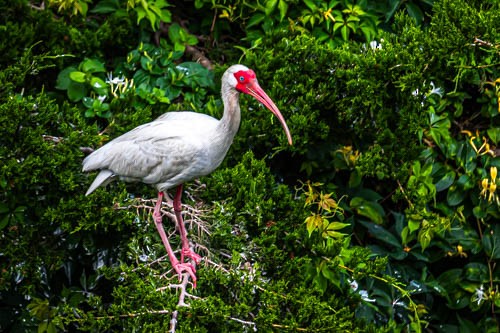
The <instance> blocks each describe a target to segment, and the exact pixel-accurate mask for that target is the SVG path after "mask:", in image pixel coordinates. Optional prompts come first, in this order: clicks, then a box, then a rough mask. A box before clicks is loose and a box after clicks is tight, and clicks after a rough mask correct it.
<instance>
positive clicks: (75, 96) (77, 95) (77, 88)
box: [67, 82, 87, 102]
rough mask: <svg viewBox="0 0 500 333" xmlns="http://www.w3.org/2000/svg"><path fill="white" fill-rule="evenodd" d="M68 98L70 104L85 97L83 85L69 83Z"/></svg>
mask: <svg viewBox="0 0 500 333" xmlns="http://www.w3.org/2000/svg"><path fill="white" fill-rule="evenodd" d="M67 93H68V98H69V100H70V101H72V102H78V101H80V100H81V99H82V98H83V97H84V96H85V95H87V88H85V85H84V84H82V83H78V82H71V84H70V85H69V86H68V92H67Z"/></svg>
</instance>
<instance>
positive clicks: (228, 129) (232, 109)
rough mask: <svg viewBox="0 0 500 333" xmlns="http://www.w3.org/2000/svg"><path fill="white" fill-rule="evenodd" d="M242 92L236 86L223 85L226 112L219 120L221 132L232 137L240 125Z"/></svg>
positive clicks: (223, 100)
mask: <svg viewBox="0 0 500 333" xmlns="http://www.w3.org/2000/svg"><path fill="white" fill-rule="evenodd" d="M239 98H240V93H239V92H238V91H236V90H234V88H231V87H228V86H224V85H223V87H222V102H223V103H224V114H223V115H222V118H221V120H220V121H219V133H224V136H226V137H230V138H231V141H232V138H233V137H234V136H235V134H236V132H238V128H239V127H240V120H241V114H240V103H239Z"/></svg>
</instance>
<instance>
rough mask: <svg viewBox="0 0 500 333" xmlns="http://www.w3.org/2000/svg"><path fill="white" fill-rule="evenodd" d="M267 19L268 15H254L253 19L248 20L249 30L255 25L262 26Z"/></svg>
mask: <svg viewBox="0 0 500 333" xmlns="http://www.w3.org/2000/svg"><path fill="white" fill-rule="evenodd" d="M265 18H266V15H264V14H263V13H257V14H255V15H252V17H251V18H250V19H249V20H248V23H247V26H246V27H247V28H251V27H253V26H254V25H258V24H260V23H261V22H262V21H263V20H264V19H265Z"/></svg>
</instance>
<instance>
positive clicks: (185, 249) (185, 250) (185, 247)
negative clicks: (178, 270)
mask: <svg viewBox="0 0 500 333" xmlns="http://www.w3.org/2000/svg"><path fill="white" fill-rule="evenodd" d="M181 197H182V184H180V185H179V186H177V191H176V192H175V197H174V212H175V217H176V218H177V224H178V225H179V232H180V234H181V242H182V250H181V263H182V262H184V256H186V257H188V258H191V259H193V260H194V262H195V263H199V262H200V261H201V257H200V256H199V255H198V254H196V253H195V252H193V251H191V247H190V246H189V240H188V238H187V232H186V227H185V226H184V220H183V219H182V213H181V211H182V206H181V205H182V204H181Z"/></svg>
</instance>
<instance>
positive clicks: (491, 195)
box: [488, 183, 497, 202]
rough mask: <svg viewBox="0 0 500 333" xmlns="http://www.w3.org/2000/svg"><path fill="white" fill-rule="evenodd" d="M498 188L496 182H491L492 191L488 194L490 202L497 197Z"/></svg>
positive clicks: (490, 189)
mask: <svg viewBox="0 0 500 333" xmlns="http://www.w3.org/2000/svg"><path fill="white" fill-rule="evenodd" d="M496 189H497V185H496V184H495V183H491V184H490V188H489V189H488V190H489V191H490V195H489V196H488V202H491V200H492V199H493V198H494V197H495V190H496Z"/></svg>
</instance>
